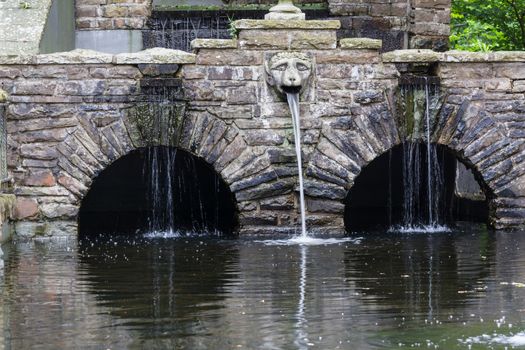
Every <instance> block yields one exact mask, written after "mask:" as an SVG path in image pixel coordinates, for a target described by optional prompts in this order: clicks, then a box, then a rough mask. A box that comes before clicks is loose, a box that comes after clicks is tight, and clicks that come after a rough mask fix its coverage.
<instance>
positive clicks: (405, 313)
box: [0, 228, 525, 349]
mask: <svg viewBox="0 0 525 350" xmlns="http://www.w3.org/2000/svg"><path fill="white" fill-rule="evenodd" d="M361 237H363V239H362V240H360V242H345V243H341V244H331V245H318V246H301V245H290V246H286V245H285V246H283V245H268V244H266V243H265V242H261V241H260V239H259V238H257V239H255V238H239V239H231V240H222V239H211V238H198V237H193V238H170V239H136V240H135V241H125V240H121V239H120V240H107V239H106V240H102V239H101V240H94V241H81V242H77V241H76V240H74V239H70V240H50V241H42V242H39V241H37V242H30V243H13V244H7V245H5V246H4V247H3V248H4V251H5V253H6V266H5V269H4V276H3V277H0V290H1V293H2V304H0V305H1V309H0V311H1V313H2V316H0V320H2V319H3V321H0V322H3V328H4V332H3V335H2V336H3V337H4V339H3V341H4V344H5V348H6V349H28V348H32V349H40V348H41V349H76V348H78V349H126V348H128V349H164V348H185V349H392V348H396V349H412V348H425V349H427V348H430V349H434V348H440V349H470V348H472V349H491V348H494V349H505V348H509V349H510V348H513V347H516V348H520V347H525V288H524V287H525V232H514V233H503V232H490V231H486V230H484V229H483V228H471V229H470V230H469V231H468V232H459V231H456V232H452V233H434V234H394V233H390V234H386V233H385V234H368V235H365V234H363V235H361Z"/></svg>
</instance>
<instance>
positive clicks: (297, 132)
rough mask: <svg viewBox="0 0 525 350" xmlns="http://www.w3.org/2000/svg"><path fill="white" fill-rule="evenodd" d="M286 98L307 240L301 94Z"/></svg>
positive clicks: (302, 229) (304, 235) (302, 230)
mask: <svg viewBox="0 0 525 350" xmlns="http://www.w3.org/2000/svg"><path fill="white" fill-rule="evenodd" d="M286 97H287V100H288V106H289V107H290V111H291V113H292V120H293V131H294V141H295V153H296V155H297V170H298V174H299V205H300V208H301V236H302V237H303V238H306V237H308V232H307V231H306V209H305V204H304V182H303V161H302V155H301V148H302V147H301V124H300V120H299V117H300V113H299V94H296V93H288V92H287V93H286Z"/></svg>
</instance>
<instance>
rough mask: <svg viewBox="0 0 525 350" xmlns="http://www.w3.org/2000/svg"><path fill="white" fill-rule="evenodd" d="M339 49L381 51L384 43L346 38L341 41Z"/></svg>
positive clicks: (376, 40) (375, 40)
mask: <svg viewBox="0 0 525 350" xmlns="http://www.w3.org/2000/svg"><path fill="white" fill-rule="evenodd" d="M339 47H340V48H341V49H349V50H380V49H381V48H382V47H383V41H381V40H379V39H370V38H345V39H341V40H339Z"/></svg>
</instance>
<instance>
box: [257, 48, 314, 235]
mask: <svg viewBox="0 0 525 350" xmlns="http://www.w3.org/2000/svg"><path fill="white" fill-rule="evenodd" d="M266 73H267V77H268V78H267V81H268V84H270V85H271V86H273V87H274V88H275V89H276V90H277V92H278V93H279V94H284V95H285V96H286V100H287V101H288V106H289V107H290V112H291V114H292V124H293V130H294V143H295V153H296V156H297V170H298V176H299V206H300V210H301V237H302V238H306V237H308V232H307V230H306V206H305V200H304V182H303V165H302V163H303V162H302V154H301V149H302V147H301V123H300V110H299V99H300V96H301V93H302V92H304V90H305V88H306V86H307V84H308V83H309V81H310V78H311V75H312V61H311V59H310V58H309V57H308V56H307V55H305V54H303V53H300V52H282V53H278V54H275V55H274V56H272V57H271V58H270V60H269V61H268V62H267V63H266Z"/></svg>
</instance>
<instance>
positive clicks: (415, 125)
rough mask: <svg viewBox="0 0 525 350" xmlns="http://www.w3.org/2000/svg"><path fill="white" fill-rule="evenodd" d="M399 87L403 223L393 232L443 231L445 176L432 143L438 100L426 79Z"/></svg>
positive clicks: (434, 89) (435, 90)
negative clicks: (401, 118)
mask: <svg viewBox="0 0 525 350" xmlns="http://www.w3.org/2000/svg"><path fill="white" fill-rule="evenodd" d="M419 81H420V82H421V83H419V84H417V83H416V84H414V83H412V84H407V85H405V86H402V87H401V101H402V106H401V107H402V108H403V110H402V111H401V112H402V115H403V117H404V118H403V122H404V126H405V133H406V141H405V142H404V143H403V161H402V162H403V164H402V169H403V173H402V175H403V206H402V208H403V219H402V224H401V227H392V228H391V230H392V231H403V232H413V231H446V230H448V228H447V227H446V226H443V222H442V220H443V218H442V215H440V211H442V210H443V207H442V205H440V204H441V203H440V202H441V199H442V198H443V193H444V172H443V169H442V164H441V162H440V161H439V159H438V152H437V145H436V144H435V143H432V128H433V124H432V123H433V117H432V116H433V115H434V111H435V105H436V104H437V103H436V102H437V101H438V100H439V91H438V88H437V86H435V85H432V84H431V83H430V82H429V79H428V77H424V78H423V79H419Z"/></svg>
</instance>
